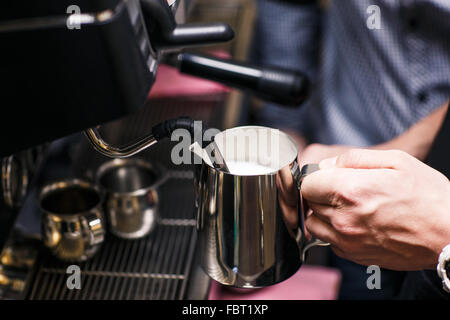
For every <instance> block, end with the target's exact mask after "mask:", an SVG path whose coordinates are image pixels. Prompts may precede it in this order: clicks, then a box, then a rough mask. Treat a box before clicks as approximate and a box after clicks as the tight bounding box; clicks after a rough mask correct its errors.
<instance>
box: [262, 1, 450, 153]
mask: <svg viewBox="0 0 450 320" xmlns="http://www.w3.org/2000/svg"><path fill="white" fill-rule="evenodd" d="M371 5H377V6H378V7H379V9H380V27H381V28H380V29H370V28H369V27H368V26H367V20H368V19H369V17H371V16H372V14H373V12H370V13H368V12H367V9H368V8H369V6H371ZM259 12H260V18H259V20H258V23H257V43H258V45H257V51H258V52H257V54H258V59H259V62H260V63H263V64H272V65H280V66H285V67H290V68H295V69H299V70H303V71H305V72H306V73H307V74H308V75H309V76H310V78H311V79H312V80H313V82H314V84H315V88H314V90H313V93H312V95H311V98H310V99H309V101H308V102H307V103H305V104H304V105H303V106H302V107H301V108H299V109H298V110H288V109H286V108H282V107H279V106H277V105H274V104H266V105H265V106H264V108H263V110H262V111H261V113H260V118H261V120H262V122H263V123H265V124H266V125H271V126H276V127H284V128H293V129H297V130H299V131H301V132H303V133H304V134H305V135H306V136H307V137H309V138H310V139H311V140H312V141H314V142H320V143H324V144H348V145H354V146H368V145H373V144H378V143H382V142H385V141H388V140H391V139H392V138H394V137H396V136H398V135H400V134H401V133H403V132H404V131H405V130H407V129H408V128H409V127H410V126H412V125H413V124H414V123H416V122H418V121H419V120H420V119H422V118H423V117H425V116H427V115H428V114H429V113H430V112H431V111H433V110H434V109H436V108H438V107H440V106H441V105H443V104H444V103H445V101H447V100H448V99H449V97H450V1H449V0H344V1H342V0H341V1H336V0H334V1H331V3H330V7H329V8H328V9H327V10H325V11H324V12H322V11H321V10H319V9H318V8H317V7H316V6H315V5H308V6H298V5H295V4H292V3H284V2H278V1H275V0H264V1H263V0H260V1H259Z"/></svg>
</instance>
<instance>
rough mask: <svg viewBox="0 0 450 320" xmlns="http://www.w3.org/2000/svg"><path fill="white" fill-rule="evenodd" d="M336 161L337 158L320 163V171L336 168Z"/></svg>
mask: <svg viewBox="0 0 450 320" xmlns="http://www.w3.org/2000/svg"><path fill="white" fill-rule="evenodd" d="M336 161H337V157H334V158H328V159H324V160H322V161H320V163H319V168H320V169H327V168H334V167H336Z"/></svg>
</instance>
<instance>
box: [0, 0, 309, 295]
mask: <svg viewBox="0 0 450 320" xmlns="http://www.w3.org/2000/svg"><path fill="white" fill-rule="evenodd" d="M179 5H180V1H173V0H172V1H167V0H95V1H94V0H89V1H88V0H70V1H66V0H58V1H55V0H44V1H39V2H36V1H34V2H30V3H27V4H26V5H24V4H23V3H21V2H17V1H3V2H2V3H1V4H0V44H1V46H2V48H3V49H2V54H1V55H2V59H0V70H1V71H2V77H1V80H0V81H1V85H0V97H1V100H2V102H3V105H4V107H3V108H2V113H3V115H2V119H4V121H3V122H2V125H1V126H0V158H1V159H2V194H3V197H2V198H1V200H0V201H1V212H0V225H1V230H0V231H1V237H0V239H1V241H0V249H1V248H3V247H4V246H6V244H7V238H8V236H9V235H10V231H11V228H12V225H13V224H14V222H15V219H16V216H17V213H18V212H19V211H20V209H21V207H22V206H23V205H24V199H25V198H26V197H27V194H28V191H29V189H30V185H31V181H32V178H33V174H34V173H36V172H37V171H38V167H39V166H40V165H42V163H43V162H45V150H46V149H47V146H48V144H49V143H50V142H52V141H54V140H56V139H59V138H63V137H66V136H69V135H71V134H74V133H78V132H82V131H84V132H85V136H86V138H87V139H86V141H89V142H90V144H89V145H90V146H91V148H92V150H94V149H95V150H97V151H99V152H100V153H101V154H103V155H104V156H106V157H112V158H127V157H130V156H133V155H135V154H138V153H139V152H142V151H143V150H145V149H146V148H148V147H149V146H151V145H153V144H154V142H155V141H156V140H158V137H156V138H155V130H153V131H152V130H151V127H149V129H148V131H149V132H148V133H147V134H146V135H144V136H142V137H139V138H138V139H137V140H134V141H127V142H126V146H125V147H120V146H114V145H112V144H111V143H109V142H107V141H106V139H104V137H102V135H101V133H100V130H99V126H101V125H103V124H107V123H110V122H111V121H114V120H117V119H122V118H125V117H127V116H130V115H133V114H134V113H136V112H138V111H139V110H141V109H142V107H143V106H144V105H145V104H146V101H147V97H148V93H149V91H151V88H152V86H153V84H154V82H155V79H156V76H157V73H158V70H159V66H160V65H161V64H167V65H170V66H172V67H174V68H176V69H178V70H179V72H181V73H184V74H188V75H192V76H195V77H200V78H203V79H209V80H212V81H215V82H219V83H222V84H225V85H227V86H229V87H233V88H238V89H241V90H243V91H245V92H248V93H250V94H252V95H255V96H257V97H259V98H262V99H265V100H270V101H274V102H277V103H279V104H283V105H287V106H298V105H300V104H301V103H302V102H303V101H304V100H305V99H306V98H307V96H308V91H309V83H308V79H307V78H306V77H305V76H304V75H303V74H302V73H301V72H297V71H292V70H285V69H280V68H276V67H270V66H254V65H251V64H248V63H245V62H241V61H234V60H230V59H223V58H217V57H214V56H210V55H205V54H199V53H193V52H190V51H189V49H190V48H194V47H198V46H204V45H209V44H214V43H220V42H227V41H230V40H232V39H233V37H234V31H233V30H232V28H231V27H230V26H229V25H227V24H225V23H221V22H215V23H195V24H179V23H177V22H176V20H175V14H176V13H177V9H178V6H179ZM186 116H191V115H190V114H186ZM163 120H167V119H163ZM166 124H167V123H166ZM159 128H161V127H159ZM189 177H190V176H189ZM189 177H188V178H189ZM188 180H189V179H188ZM185 182H188V183H187V184H189V181H185ZM176 184H179V183H176ZM189 188H190V186H189ZM192 198H193V197H192ZM162 221H163V222H162V225H163V226H164V223H166V225H167V226H173V227H174V228H183V226H184V227H186V226H188V227H189V226H190V227H192V226H193V225H192V223H193V222H192V221H191V220H189V219H184V220H183V219H178V220H177V219H172V220H171V219H166V220H164V219H163V220H162ZM172 224H173V225H172ZM158 232H159V231H158ZM161 232H162V231H161ZM167 232H168V231H167ZM167 232H166V233H164V234H163V235H162V237H163V239H165V240H161V241H162V242H161V243H160V244H159V249H160V250H163V251H164V250H169V249H170V248H169V247H168V246H170V244H167V245H166V244H165V242H170V241H169V240H170V235H169V234H168V233H167ZM183 232H184V233H183V236H181V238H180V241H181V242H186V241H185V240H186V239H188V238H189V239H191V238H192V239H195V235H194V233H192V234H190V233H189V232H190V231H189V232H188V231H183ZM183 237H184V238H183ZM36 241H37V240H36ZM193 243H194V244H193V245H192V246H190V247H187V248H184V249H183V250H184V251H186V252H190V253H191V255H190V256H189V257H187V259H188V261H189V265H188V266H182V265H181V266H179V268H180V270H184V271H183V272H184V273H182V272H179V273H180V274H182V275H179V276H176V275H174V274H176V272H175V271H174V270H173V271H172V272H170V273H168V274H169V275H164V273H163V272H157V271H155V272H152V273H151V274H150V275H148V274H147V275H146V278H145V281H143V282H142V283H141V282H139V281H138V280H136V281H138V282H137V288H138V289H139V288H140V287H141V286H142V288H146V287H147V286H149V287H151V288H159V287H158V286H160V283H159V282H158V281H165V280H167V281H172V282H174V283H175V282H176V281H178V280H180V281H181V282H182V283H183V284H182V285H180V286H181V287H182V288H183V290H184V289H185V288H184V287H185V286H187V285H188V283H189V282H192V281H193V280H191V279H187V277H188V275H189V277H202V276H201V275H199V272H194V271H193V268H191V265H192V264H193V262H192V261H193V260H195V253H194V252H195V241H193ZM127 246H130V248H129V249H130V250H131V251H132V250H135V251H136V252H140V251H139V250H141V251H142V250H143V252H150V253H149V255H148V259H154V260H157V261H159V260H158V259H159V258H158V259H157V258H156V257H159V256H158V253H157V252H156V251H154V250H156V249H151V250H150V249H149V247H148V244H147V243H138V244H136V243H132V244H130V242H119V243H114V244H113V245H112V247H108V248H107V249H105V250H110V251H109V252H112V251H111V250H119V251H120V250H124V252H125V251H127V249H124V248H125V247H126V248H128V247H127ZM173 249H174V250H180V252H181V251H182V249H179V248H177V247H176V246H175V244H174V247H173ZM21 250H22V251H21ZM23 250H25V249H23V248H22V249H18V252H19V253H20V254H23V255H25V256H26V254H25V253H23ZM145 250H150V251H145ZM152 250H153V251H152ZM25 251H26V250H25ZM8 254H9V255H8ZM20 254H19V255H20ZM105 254H106V253H105ZM13 256H14V254H13V253H12V252H9V253H8V252H7V254H6V255H3V257H7V258H5V259H6V260H8V257H9V260H8V261H10V260H11V261H12V260H14V259H13V258H12V257H13ZM33 257H34V258H36V257H35V256H33ZM34 258H33V259H34ZM33 259H31V258H30V257H29V259H28V260H33ZM36 259H37V260H36V261H37V262H35V263H34V264H33V265H32V264H31V262H30V263H29V264H27V263H23V264H22V265H21V267H20V268H19V269H21V268H22V269H30V270H31V269H36V263H37V264H39V263H40V262H39V261H41V260H40V258H36ZM99 259H100V258H99ZM24 261H27V259H24ZM33 261H34V260H33ZM160 261H161V262H157V266H161V267H162V266H163V265H165V264H167V265H170V263H169V262H167V261H166V260H165V258H164V257H161V260H160ZM138 262H139V261H137V262H136V263H138ZM146 263H147V262H144V261H141V264H143V265H145V264H146ZM149 263H150V264H151V262H149ZM87 264H88V265H86V268H87V270H88V271H86V277H87V281H90V279H91V278H92V279H94V278H95V277H96V276H97V277H108V276H111V277H114V276H117V275H116V274H114V272H116V271H114V270H113V267H112V266H113V265H116V264H117V267H118V268H119V269H120V268H121V262H117V263H116V262H114V263H113V262H111V266H109V265H108V262H107V261H106V262H105V263H104V266H105V268H104V269H101V268H100V266H101V265H102V262H97V261H94V262H87ZM59 267H61V265H59V264H58V263H56V265H52V266H51V267H49V265H46V266H44V267H42V268H39V267H38V271H37V272H34V273H33V272H30V273H27V277H30V278H31V279H33V281H31V282H32V284H30V285H29V287H26V286H25V285H23V284H22V282H20V281H19V282H17V283H15V282H14V281H12V280H11V281H9V282H8V281H6V280H4V282H5V281H6V282H5V283H8V284H9V287H11V286H13V287H14V286H16V287H19V288H21V289H22V290H18V292H20V293H21V294H24V296H23V295H17V297H20V298H33V297H38V296H39V297H40V298H44V296H45V297H47V298H52V294H53V293H49V294H48V295H47V293H42V294H41V295H40V293H39V292H40V291H39V289H40V286H41V285H42V283H41V282H39V281H44V282H45V281H47V282H49V281H50V280H48V279H47V278H46V277H50V271H49V270H53V269H58V268H59ZM61 268H62V267H61ZM126 268H128V267H126ZM133 268H134V267H133V266H130V267H129V270H128V269H127V270H128V271H130V272H131V271H132V272H131V273H133V275H132V276H131V278H132V280H130V281H134V278H133V277H137V276H136V274H141V273H142V270H134V269H133ZM137 268H138V269H139V268H140V267H137ZM177 268H178V267H177ZM131 269H133V270H131ZM191 269H192V270H191ZM1 270H3V269H0V271H1ZM61 270H62V269H61ZM14 272H15V271H14ZM14 272H13V273H14ZM192 274H195V275H192ZM191 275H192V276H191ZM2 277H3V278H2ZM90 277H91V278H90ZM152 277H154V279H153V278H152ZM177 277H178V278H177ZM6 278H7V276H5V275H3V276H0V280H1V279H6ZM11 278H13V277H11ZM148 278H150V279H153V280H154V281H155V282H152V281H153V280H150V283H151V284H147V280H148ZM46 279H47V280H46ZM102 279H103V278H102ZM155 279H156V280H155ZM188 280H189V281H188ZM2 281H3V280H2ZM2 281H0V286H1V285H2ZM52 281H53V280H52ZM52 281H50V283H53V282H52ZM58 281H59V280H58ZM92 281H93V283H94V284H95V283H96V281H97V279H94V280H92ZM183 281H184V282H183ZM99 282H100V285H103V280H99ZM23 283H25V281H24V282H23ZM105 286H107V287H108V286H109V284H105ZM112 286H113V287H114V288H115V287H116V284H113V285H112ZM129 286H130V287H132V286H133V284H129ZM173 286H176V285H175V284H173ZM9 290H10V291H11V289H9ZM58 290H59V289H58ZM130 290H131V289H130ZM142 290H144V289H142ZM0 291H1V290H0ZM194 291H195V290H194ZM24 292H25V293H24ZM26 292H27V293H26ZM143 292H144V291H143ZM167 292H169V291H167ZM182 292H185V291H182ZM71 294H72V293H71ZM81 296H83V294H81ZM120 296H121V295H120ZM144 296H145V294H144ZM121 297H122V296H121ZM125 297H127V295H126V294H124V296H123V298H125ZM150 297H154V296H150ZM158 297H159V296H158ZM184 297H185V294H184V293H183V294H179V295H178V293H177V295H176V296H175V295H174V296H171V295H170V294H168V293H166V295H163V298H184ZM65 298H70V299H71V298H79V296H78V295H77V293H74V294H73V296H72V295H70V297H69V296H66V297H65ZM87 298H89V297H87ZM92 298H102V297H101V296H92Z"/></svg>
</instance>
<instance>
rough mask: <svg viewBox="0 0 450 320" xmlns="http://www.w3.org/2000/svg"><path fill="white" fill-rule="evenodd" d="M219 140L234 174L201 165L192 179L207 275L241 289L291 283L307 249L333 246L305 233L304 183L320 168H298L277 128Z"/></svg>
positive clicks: (242, 130)
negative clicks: (283, 282)
mask: <svg viewBox="0 0 450 320" xmlns="http://www.w3.org/2000/svg"><path fill="white" fill-rule="evenodd" d="M215 142H216V144H217V146H218V148H219V149H220V150H221V153H222V155H223V159H224V160H225V161H226V163H227V168H228V170H229V172H224V171H223V170H221V169H220V168H218V167H216V168H214V167H213V166H211V165H210V164H206V163H205V162H204V161H202V164H200V165H195V175H194V176H195V190H196V207H197V209H198V214H197V229H198V234H199V241H200V243H199V244H200V250H201V255H202V257H201V265H202V267H203V269H204V270H205V272H206V273H207V274H208V275H209V276H210V277H211V278H213V279H214V280H216V281H218V282H220V283H221V284H224V285H230V286H234V287H239V288H256V287H264V286H269V285H273V284H276V283H278V282H281V281H283V280H286V279H288V278H289V277H291V276H292V275H294V274H295V273H296V272H297V270H298V269H299V268H300V267H301V265H302V263H303V262H304V260H305V252H306V250H308V249H309V248H310V247H312V246H315V245H328V244H327V243H324V242H322V241H320V240H318V239H314V238H312V239H308V237H307V236H306V235H305V227H304V214H305V212H304V209H303V204H302V200H301V199H302V198H301V193H300V185H301V181H302V179H303V177H305V176H306V175H307V174H309V173H311V172H313V171H315V170H317V169H318V166H317V165H308V166H304V167H303V170H300V168H299V166H298V164H297V160H296V159H297V154H298V148H297V145H296V143H295V142H294V140H293V139H292V138H291V137H289V136H288V135H287V134H285V133H283V132H281V131H279V130H275V129H270V128H265V127H254V126H247V127H238V128H233V129H229V130H225V131H223V132H221V133H219V134H217V135H216V136H215ZM263 149H264V150H263Z"/></svg>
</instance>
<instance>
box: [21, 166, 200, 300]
mask: <svg viewBox="0 0 450 320" xmlns="http://www.w3.org/2000/svg"><path fill="white" fill-rule="evenodd" d="M174 188H176V189H174ZM174 190H176V195H174ZM160 196H161V206H160V210H161V211H160V219H159V221H158V224H157V226H156V228H155V230H154V231H153V232H152V233H151V234H150V235H149V236H147V237H145V238H142V239H139V240H123V239H119V238H116V237H114V236H112V235H108V236H107V238H106V240H105V243H104V244H103V247H102V248H101V250H100V251H99V252H98V253H97V254H96V255H95V257H94V258H93V259H91V260H89V261H86V262H83V263H80V264H79V265H78V266H79V267H80V270H81V289H69V288H68V286H67V284H66V282H67V279H68V276H69V274H67V273H66V271H67V267H68V266H69V265H70V264H68V263H63V262H61V261H59V260H57V259H55V258H53V257H52V256H51V255H50V254H48V253H47V252H46V251H43V252H42V253H41V257H40V261H38V264H37V265H38V267H37V271H36V274H35V279H34V282H33V284H32V286H31V288H30V291H29V296H28V298H29V299H33V300H60V299H62V300H65V299H67V300H85V299H99V300H108V299H114V300H115V299H120V300H129V299H131V300H147V299H172V300H173V299H183V298H184V297H185V294H186V286H187V282H188V277H189V274H190V271H191V266H192V264H193V263H192V261H193V257H194V253H195V245H196V237H197V234H196V230H195V223H196V221H195V219H194V214H193V208H194V194H193V181H192V173H191V172H190V171H172V172H169V180H168V181H167V182H166V183H165V184H164V185H163V186H162V187H161V191H160ZM174 197H176V201H174V200H173V199H174Z"/></svg>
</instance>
